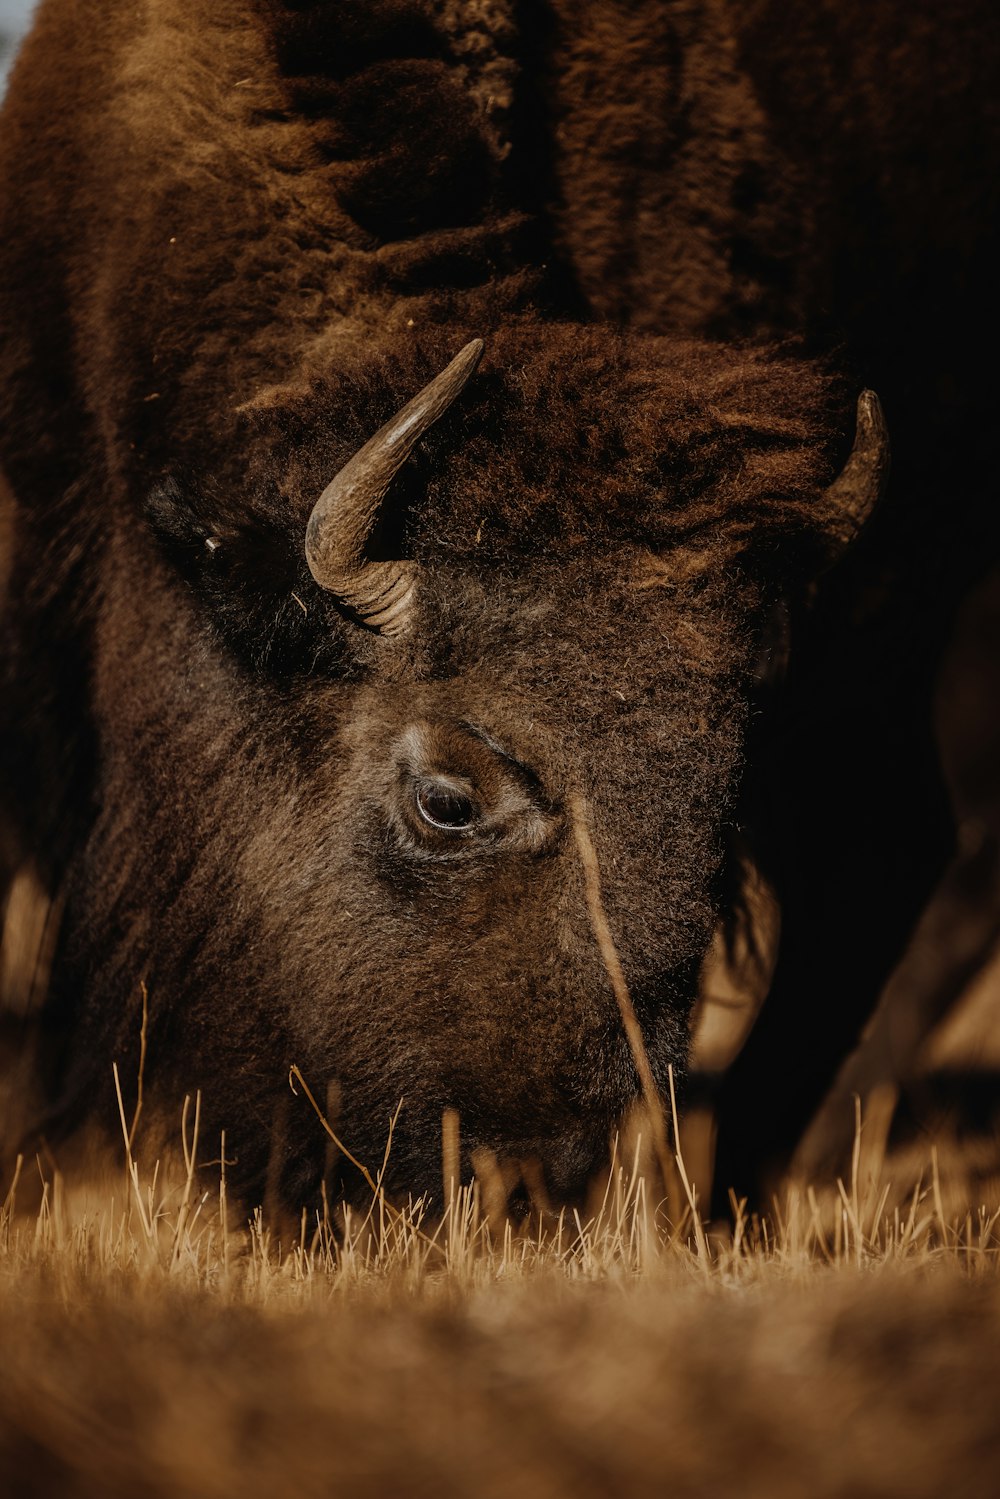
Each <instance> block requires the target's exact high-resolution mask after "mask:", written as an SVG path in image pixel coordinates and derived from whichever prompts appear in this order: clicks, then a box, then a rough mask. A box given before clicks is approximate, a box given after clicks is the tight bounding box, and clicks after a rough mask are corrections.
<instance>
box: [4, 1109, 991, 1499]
mask: <svg viewBox="0 0 1000 1499" xmlns="http://www.w3.org/2000/svg"><path fill="white" fill-rule="evenodd" d="M192 1120H193V1115H192V1111H191V1110H190V1109H189V1111H188V1121H187V1138H186V1141H185V1147H184V1153H182V1158H181V1159H180V1160H179V1161H178V1162H176V1163H175V1165H174V1167H173V1168H172V1169H165V1168H159V1167H157V1166H156V1164H155V1163H152V1165H150V1163H142V1162H140V1160H138V1159H133V1158H132V1157H131V1155H129V1156H128V1157H127V1158H126V1159H125V1162H124V1166H123V1168H121V1169H119V1168H113V1169H111V1170H110V1171H109V1172H108V1173H107V1174H105V1176H104V1177H103V1178H102V1179H100V1180H98V1179H93V1178H92V1179H91V1180H90V1181H89V1182H88V1184H87V1185H84V1182H83V1180H82V1178H81V1179H79V1180H75V1181H72V1180H63V1179H61V1178H60V1177H59V1176H58V1174H56V1173H53V1172H52V1171H51V1170H50V1168H49V1167H48V1166H46V1165H45V1164H44V1163H43V1164H42V1165H41V1166H38V1165H37V1164H36V1165H33V1166H32V1170H31V1171H30V1172H29V1171H28V1170H27V1168H26V1167H24V1168H23V1169H22V1175H21V1179H20V1181H19V1182H18V1186H17V1190H16V1192H15V1193H14V1194H13V1195H12V1199H8V1202H7V1203H6V1204H5V1206H4V1209H3V1214H2V1220H0V1493H2V1494H4V1495H10V1496H20V1495H25V1496H28V1495H32V1496H33V1495H38V1496H42V1495H45V1496H48V1495H55V1494H58V1495H62V1496H67V1499H69V1496H76V1495H81V1496H83V1495H86V1496H91V1495H93V1496H95V1499H96V1496H118V1495H122V1496H125V1495H129V1496H136V1495H139V1496H144V1495H148V1496H161V1495H162V1496H164V1499H166V1496H168V1495H170V1496H177V1495H192V1496H199V1499H200V1496H206V1499H208V1496H213V1499H215V1496H219V1499H222V1496H230V1495H241V1496H248V1499H253V1496H257V1495H261V1496H264V1495H268V1496H271V1495H281V1494H295V1495H303V1496H311V1495H317V1496H319V1495H329V1494H337V1495H339V1494H345V1495H351V1496H367V1495H372V1496H375V1495H379V1496H381V1495H421V1496H422V1495H427V1496H432V1495H434V1496H437V1495H477V1496H480V1495H481V1496H486V1499H492V1496H494V1495H496V1496H501V1495H503V1496H514V1495H516V1496H526V1499H533V1496H536V1495H539V1496H541V1495H558V1496H563V1495H565V1496H570V1495H573V1496H577V1495H585V1496H587V1495H595V1496H596V1495H630V1494H636V1495H639V1494H642V1495H645V1494H650V1495H652V1494H667V1495H680V1496H686V1495H692V1496H693V1495H715V1494H723V1493H725V1492H727V1491H737V1492H740V1493H741V1494H746V1495H750V1496H756V1495H761V1496H764V1495H767V1496H778V1499H780V1496H784V1495H788V1496H793V1495H794V1496H797V1495H805V1494H809V1495H819V1496H826V1495H831V1496H832V1495H844V1496H848V1495H850V1496H856V1495H873V1496H874V1495H883V1494H884V1495H900V1496H903V1495H907V1496H924V1495H926V1496H928V1499H930V1496H938V1495H942V1494H945V1493H947V1492H950V1491H951V1490H952V1489H955V1488H961V1490H962V1492H963V1494H983V1495H987V1494H988V1495H991V1496H992V1495H995V1494H996V1493H997V1492H998V1491H1000V1277H998V1274H997V1246H998V1243H1000V1232H998V1228H1000V1200H998V1201H997V1202H993V1203H992V1204H985V1205H983V1204H977V1205H975V1206H973V1207H972V1208H971V1209H970V1210H969V1211H967V1212H962V1211H956V1202H957V1201H958V1199H957V1198H956V1196H955V1190H956V1189H955V1186H954V1182H952V1183H950V1184H949V1183H948V1182H947V1181H945V1180H943V1178H942V1173H941V1170H940V1169H939V1166H938V1162H937V1157H936V1156H932V1157H931V1158H930V1159H929V1160H928V1162H927V1171H926V1175H925V1176H924V1178H923V1180H918V1181H917V1182H916V1183H915V1184H914V1185H913V1187H912V1189H909V1190H908V1191H907V1193H906V1194H902V1193H898V1192H897V1193H893V1191H892V1189H891V1187H892V1184H891V1183H890V1182H887V1181H886V1180H885V1179H884V1167H883V1163H882V1162H881V1161H872V1160H866V1156H865V1152H864V1151H863V1150H861V1149H860V1148H859V1149H858V1150H857V1151H856V1153H855V1160H854V1168H853V1172H852V1176H851V1179H850V1180H849V1181H847V1182H846V1183H843V1184H841V1186H840V1187H839V1188H838V1189H837V1191H836V1192H829V1191H828V1192H825V1193H816V1192H810V1191H808V1190H803V1189H801V1188H789V1189H788V1191H787V1192H786V1193H785V1194H784V1196H783V1198H782V1200H781V1201H780V1202H776V1203H775V1207H774V1211H773V1213H772V1215H771V1217H770V1219H769V1220H767V1221H762V1220H760V1219H749V1220H748V1219H746V1218H745V1216H744V1215H742V1214H741V1213H740V1212H739V1211H737V1213H736V1217H735V1222H734V1224H733V1225H731V1228H732V1230H733V1231H732V1232H730V1233H722V1232H714V1233H713V1232H705V1231H704V1229H703V1228H702V1227H701V1226H700V1225H699V1224H698V1223H697V1222H696V1219H695V1217H694V1215H693V1214H692V1213H691V1211H690V1207H689V1206H688V1207H687V1208H686V1209H684V1208H681V1209H679V1210H678V1211H676V1212H675V1214H674V1216H675V1219H676V1222H675V1224H674V1225H673V1226H671V1225H670V1224H669V1223H668V1222H667V1221H666V1219H665V1218H664V1217H663V1216H662V1214H660V1213H658V1212H656V1211H655V1210H654V1204H655V1203H656V1201H657V1200H658V1199H659V1197H660V1196H661V1195H662V1194H661V1193H660V1191H659V1190H658V1189H657V1188H654V1185H653V1181H654V1179H655V1177H653V1176H650V1175H643V1174H642V1171H641V1169H640V1168H639V1166H638V1165H637V1162H640V1163H641V1161H642V1151H641V1143H638V1144H637V1154H636V1155H635V1156H631V1157H630V1158H629V1159H628V1160H627V1161H626V1162H624V1163H623V1164H621V1165H620V1166H619V1167H618V1169H617V1170H616V1172H615V1173H614V1174H613V1175H612V1177H611V1178H610V1179H609V1180H608V1182H607V1183H606V1186H605V1189H604V1190H603V1191H601V1192H599V1193H598V1194H597V1196H596V1198H595V1203H594V1209H593V1212H592V1214H591V1216H590V1217H589V1219H588V1220H587V1221H584V1220H583V1219H582V1218H581V1219H566V1218H563V1219H561V1220H560V1219H559V1218H558V1217H555V1218H550V1219H547V1220H545V1221H543V1220H542V1218H541V1217H539V1216H535V1217H533V1218H532V1219H531V1220H529V1221H528V1222H525V1223H522V1224H520V1225H518V1224H513V1223H510V1222H505V1221H504V1219H503V1217H502V1213H501V1212H500V1210H499V1207H498V1204H497V1203H496V1201H492V1202H491V1199H490V1194H491V1191H492V1186H491V1183H490V1180H489V1176H488V1173H486V1174H485V1176H484V1179H483V1181H482V1182H481V1183H480V1184H478V1185H477V1186H476V1187H475V1188H474V1189H473V1190H465V1191H462V1192H460V1193H458V1194H456V1195H453V1197H452V1201H451V1205H450V1208H449V1212H448V1214H447V1216H446V1218H445V1220H444V1221H443V1222H440V1223H436V1224H435V1223H431V1222H430V1221H429V1220H427V1219H425V1218H423V1217H422V1215H421V1213H420V1211H419V1209H411V1210H406V1211H401V1210H399V1209H398V1208H395V1207H393V1206H392V1205H391V1204H389V1203H387V1202H385V1201H384V1200H382V1198H381V1196H380V1194H379V1193H378V1192H377V1191H376V1193H375V1194H374V1195H373V1199H372V1205H371V1212H370V1213H368V1214H364V1213H358V1214H354V1215H353V1216H352V1215H348V1216H347V1218H346V1219H345V1218H344V1216H343V1214H341V1215H340V1216H339V1218H338V1220H337V1221H336V1222H333V1221H327V1222H323V1221H321V1220H318V1219H317V1220H314V1221H312V1222H310V1221H308V1220H306V1219H303V1220H301V1221H299V1222H297V1223H296V1222H292V1221H291V1220H287V1219H286V1220H284V1221H283V1222H282V1223H281V1224H280V1225H278V1226H276V1225H275V1224H270V1225H269V1224H268V1223H267V1222H265V1220H264V1217H263V1215H262V1214H260V1213H257V1214H255V1215H254V1216H253V1218H252V1219H251V1220H249V1221H244V1220H243V1217H242V1214H241V1213H240V1211H239V1210H237V1209H234V1208H233V1207H232V1204H230V1203H227V1201H226V1192H225V1183H224V1180H223V1179H222V1177H221V1175H220V1171H219V1168H218V1166H217V1165H216V1166H215V1167H202V1166H200V1165H199V1164H198V1162H197V1161H196V1159H195V1156H196V1153H197V1146H196V1142H195V1141H194V1136H193V1129H192ZM122 1154H123V1157H124V1155H125V1152H124V1149H123V1152H122ZM185 1154H186V1160H185V1159H184V1158H183V1157H184V1155H185ZM31 1178H33V1180H32V1179H31ZM43 1178H44V1184H42V1179H43ZM682 1190H683V1184H682ZM949 1193H950V1195H949ZM32 1194H33V1195H34V1197H35V1199H36V1200H35V1202H34V1204H33V1205H31V1206H30V1207H28V1208H27V1210H24V1209H23V1208H20V1209H19V1207H18V1200H19V1199H20V1200H21V1201H22V1203H23V1202H24V1201H25V1200H26V1199H27V1198H28V1197H30V1196H31V1195H32ZM39 1198H40V1201H39ZM890 1204H892V1205H891V1206H890Z"/></svg>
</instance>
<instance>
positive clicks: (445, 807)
mask: <svg viewBox="0 0 1000 1499" xmlns="http://www.w3.org/2000/svg"><path fill="white" fill-rule="evenodd" d="M416 801H417V811H418V812H419V813H420V815H421V817H422V818H423V819H424V822H429V823H430V825H431V827H432V828H443V829H444V830H445V831H446V832H449V833H452V832H458V831H459V830H460V829H462V828H468V827H471V826H472V824H473V823H474V822H475V820H476V804H475V802H474V801H473V800H472V798H471V797H470V796H466V794H465V792H464V791H459V790H458V789H457V787H455V786H449V785H448V784H447V782H446V781H423V782H421V784H420V785H418V787H417V795H416Z"/></svg>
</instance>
